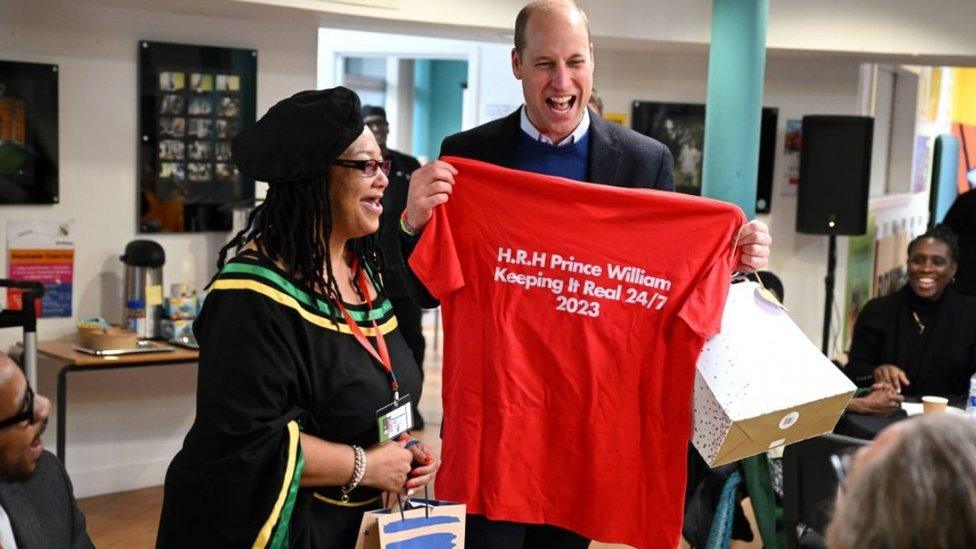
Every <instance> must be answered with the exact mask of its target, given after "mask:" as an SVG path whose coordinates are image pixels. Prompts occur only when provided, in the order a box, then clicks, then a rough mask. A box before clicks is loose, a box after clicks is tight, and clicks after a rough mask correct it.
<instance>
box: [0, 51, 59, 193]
mask: <svg viewBox="0 0 976 549" xmlns="http://www.w3.org/2000/svg"><path fill="white" fill-rule="evenodd" d="M58 199H59V198H58V66H57V65H43V64H39V63H19V62H16V61H0V204H56V203H57V202H58Z"/></svg>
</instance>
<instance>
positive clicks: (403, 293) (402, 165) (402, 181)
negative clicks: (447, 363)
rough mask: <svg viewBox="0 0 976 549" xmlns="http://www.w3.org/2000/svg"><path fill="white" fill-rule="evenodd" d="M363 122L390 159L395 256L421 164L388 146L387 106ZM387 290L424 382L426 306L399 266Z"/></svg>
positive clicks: (385, 235)
mask: <svg viewBox="0 0 976 549" xmlns="http://www.w3.org/2000/svg"><path fill="white" fill-rule="evenodd" d="M363 122H365V123H366V126H367V127H368V128H369V129H370V130H372V131H373V135H374V136H375V137H376V143H377V144H378V145H379V146H380V152H381V153H382V154H383V158H384V159H386V160H389V161H390V175H389V176H388V177H389V180H390V184H389V185H388V186H387V187H386V191H384V192H383V215H381V216H380V232H379V239H380V247H381V249H382V251H383V255H384V256H385V257H395V256H396V255H397V253H398V252H397V249H398V248H399V246H400V214H402V213H403V210H404V208H406V207H407V191H408V190H409V189H410V174H412V173H413V172H414V170H416V169H418V168H420V162H418V161H417V159H416V158H414V157H412V156H410V155H407V154H403V153H402V152H399V151H395V150H393V149H390V148H388V147H387V146H386V141H387V138H388V137H389V135H390V123H389V121H387V119H386V110H385V109H383V108H382V107H374V106H372V105H364V106H363ZM383 290H384V292H385V293H386V297H387V298H389V300H390V303H391V304H392V305H393V314H395V315H396V317H397V323H398V324H399V326H400V333H402V334H403V339H404V340H405V341H406V342H407V347H410V351H411V352H412V353H413V359H414V361H415V362H416V363H417V368H418V369H419V370H420V382H421V383H423V380H424V350H425V349H426V347H427V343H426V341H425V340H424V332H423V328H422V327H421V320H422V318H423V313H424V310H423V309H421V308H420V307H419V306H418V305H417V304H416V303H414V302H413V300H412V299H410V296H409V295H408V294H407V287H406V285H405V284H404V282H403V276H402V275H401V274H400V270H399V269H395V268H390V266H387V269H385V270H384V271H383ZM413 417H414V421H413V426H414V429H423V428H424V419H423V417H422V416H421V415H420V410H418V409H416V408H415V409H414V411H413Z"/></svg>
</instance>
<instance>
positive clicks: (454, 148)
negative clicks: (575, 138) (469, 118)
mask: <svg viewBox="0 0 976 549" xmlns="http://www.w3.org/2000/svg"><path fill="white" fill-rule="evenodd" d="M519 131H521V108H520V109H516V110H515V112H513V113H511V114H509V115H508V116H506V117H505V118H499V119H498V120H493V121H491V122H488V123H486V124H482V125H480V126H478V127H476V128H472V129H470V130H467V131H463V132H460V133H456V134H454V135H452V136H449V137H447V138H446V139H444V142H443V143H441V156H458V157H461V158H470V159H472V160H480V161H482V162H488V163H489V164H494V165H496V166H502V167H505V168H514V167H515V146H516V143H517V142H518V138H519ZM589 161H590V170H589V174H587V177H586V180H587V181H588V182H590V183H599V184H601V185H611V186H614V187H631V188H644V189H657V190H661V191H673V190H674V159H673V158H672V156H671V151H669V150H668V148H667V147H666V146H664V144H662V143H660V142H659V141H655V140H654V139H651V138H650V137H647V136H645V135H641V134H639V133H637V132H635V131H633V130H630V129H627V128H624V127H622V126H620V125H619V124H614V123H612V122H607V121H606V120H604V119H602V118H600V117H599V116H597V115H596V114H595V113H593V111H590V151H589ZM400 251H401V252H402V253H401V254H398V256H396V257H387V258H385V259H386V261H387V262H388V263H392V264H394V266H395V268H398V269H400V271H401V273H402V277H403V280H404V281H405V285H406V287H407V292H408V294H409V295H410V298H411V299H413V300H414V302H415V303H417V304H418V305H420V306H421V307H424V308H432V307H436V306H437V300H435V299H434V298H433V297H431V295H430V294H429V293H428V292H427V289H426V288H424V286H423V284H422V283H421V282H420V281H419V280H418V279H417V277H416V276H414V274H413V272H412V271H411V270H410V268H409V267H408V266H407V263H406V262H407V259H409V257H410V254H411V253H412V252H413V244H411V243H408V242H406V241H405V240H404V239H402V238H401V246H400Z"/></svg>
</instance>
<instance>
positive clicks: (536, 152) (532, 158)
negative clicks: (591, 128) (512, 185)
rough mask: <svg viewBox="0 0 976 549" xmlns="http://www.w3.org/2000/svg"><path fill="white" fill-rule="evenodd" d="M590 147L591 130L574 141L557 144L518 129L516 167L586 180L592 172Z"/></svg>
mask: <svg viewBox="0 0 976 549" xmlns="http://www.w3.org/2000/svg"><path fill="white" fill-rule="evenodd" d="M589 150H590V132H586V134H585V135H583V137H582V138H581V139H579V140H577V141H576V142H574V143H571V144H569V145H563V146H562V147H557V146H555V145H549V144H547V143H543V142H541V141H538V140H535V139H532V137H531V136H529V135H528V134H527V133H525V132H524V131H519V139H518V143H516V144H515V168H516V169H519V170H524V171H527V172H534V173H541V174H545V175H555V176H559V177H565V178H568V179H575V180H576V181H586V176H587V175H588V174H589V172H590V161H589Z"/></svg>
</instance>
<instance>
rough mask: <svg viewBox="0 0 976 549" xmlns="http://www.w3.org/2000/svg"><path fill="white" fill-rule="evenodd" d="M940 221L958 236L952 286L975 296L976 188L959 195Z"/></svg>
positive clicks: (962, 292)
mask: <svg viewBox="0 0 976 549" xmlns="http://www.w3.org/2000/svg"><path fill="white" fill-rule="evenodd" d="M942 222H943V223H944V224H945V225H946V226H947V227H949V228H950V229H952V230H953V232H955V233H956V236H957V237H958V238H959V269H958V270H957V271H956V282H955V284H953V285H952V287H953V289H955V290H956V291H957V292H959V293H961V294H964V295H968V296H970V297H976V189H972V190H970V191H968V192H965V193H963V194H961V195H959V196H958V197H957V198H956V200H955V202H953V203H952V206H951V207H950V208H949V211H948V212H946V216H945V219H944V220H943V221H942Z"/></svg>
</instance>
